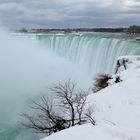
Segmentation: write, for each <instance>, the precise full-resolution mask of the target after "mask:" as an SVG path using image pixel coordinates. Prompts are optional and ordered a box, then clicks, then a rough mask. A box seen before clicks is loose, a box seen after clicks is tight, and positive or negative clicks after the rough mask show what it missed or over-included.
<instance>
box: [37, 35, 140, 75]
mask: <svg viewBox="0 0 140 140" xmlns="http://www.w3.org/2000/svg"><path fill="white" fill-rule="evenodd" d="M36 38H37V39H38V40H39V41H40V42H41V43H42V45H44V46H45V47H47V48H48V49H50V50H51V51H52V52H54V53H55V54H57V55H59V56H61V57H64V58H66V59H67V60H69V61H72V62H74V63H76V64H80V65H81V66H83V67H85V68H86V69H87V71H88V73H89V75H90V76H92V77H95V76H96V75H97V74H99V73H108V74H112V73H113V72H114V68H115V65H116V59H117V58H118V57H119V56H122V55H131V54H133V55H137V54H140V44H139V43H136V42H134V41H129V40H122V39H116V38H101V37H95V36H92V35H83V36H78V35H63V36H62V35H61V36H58V35H36Z"/></svg>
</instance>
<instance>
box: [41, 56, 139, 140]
mask: <svg viewBox="0 0 140 140" xmlns="http://www.w3.org/2000/svg"><path fill="white" fill-rule="evenodd" d="M124 60H125V66H124ZM118 61H119V63H120V66H119V69H118V71H117V73H116V74H115V75H113V77H116V75H119V76H120V77H121V79H122V82H120V83H117V84H115V83H113V81H114V79H112V80H111V81H110V86H109V87H107V88H105V89H103V90H101V91H99V92H97V93H96V94H91V95H90V96H89V98H88V103H89V104H91V105H92V107H93V109H94V117H95V120H96V125H95V126H93V125H92V124H85V125H81V126H75V127H72V128H69V129H67V130H64V131H61V132H58V133H55V134H53V135H51V136H49V137H46V138H45V139H42V140H79V139H80V140H85V139H87V140H93V139H94V140H140V120H139V119H140V56H125V57H120V58H118ZM125 68H126V69H125Z"/></svg>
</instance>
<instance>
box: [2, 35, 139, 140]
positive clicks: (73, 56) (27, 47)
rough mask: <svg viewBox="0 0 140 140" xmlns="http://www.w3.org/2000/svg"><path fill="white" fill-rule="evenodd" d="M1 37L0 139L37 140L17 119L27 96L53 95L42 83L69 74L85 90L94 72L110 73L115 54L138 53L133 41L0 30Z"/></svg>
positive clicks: (114, 62) (53, 81)
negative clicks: (21, 33)
mask: <svg viewBox="0 0 140 140" xmlns="http://www.w3.org/2000/svg"><path fill="white" fill-rule="evenodd" d="M29 36H30V38H29ZM0 40H1V42H0V44H1V45H0V67H1V69H0V140H23V139H24V140H32V139H33V140H36V139H39V138H38V137H37V136H36V135H33V134H32V133H29V132H25V131H24V130H23V129H22V128H21V126H20V125H19V122H18V121H19V120H20V116H19V114H20V113H22V112H24V111H25V110H26V104H27V103H28V100H29V99H33V98H34V97H36V96H38V95H39V94H40V93H41V94H43V93H46V94H47V95H48V96H53V95H51V94H49V93H48V92H46V91H47V87H49V86H52V85H53V84H54V83H56V82H59V81H64V80H67V79H68V78H72V79H74V80H76V81H77V82H78V83H79V85H80V87H82V88H88V87H89V86H90V84H91V82H92V80H93V77H94V76H95V75H96V74H98V73H112V72H113V69H114V67H115V64H116V61H115V59H116V58H117V57H118V56H120V55H127V54H139V52H140V44H138V43H136V42H130V41H127V40H126V41H125V40H124V41H123V40H120V39H112V38H101V37H99V36H98V37H97V36H96V37H95V36H93V35H83V36H77V35H63V36H58V35H35V34H32V35H29V34H28V35H27V34H25V35H24V36H21V35H18V36H9V35H7V34H6V35H4V33H0ZM37 40H39V42H38V41H37ZM43 46H45V47H43ZM46 48H47V49H46Z"/></svg>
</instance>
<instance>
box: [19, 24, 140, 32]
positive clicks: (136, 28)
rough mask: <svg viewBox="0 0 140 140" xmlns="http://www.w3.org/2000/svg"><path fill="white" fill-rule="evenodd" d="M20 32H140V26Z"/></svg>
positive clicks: (28, 30) (24, 29)
mask: <svg viewBox="0 0 140 140" xmlns="http://www.w3.org/2000/svg"><path fill="white" fill-rule="evenodd" d="M18 31H19V32H29V33H30V32H32V33H53V32H55V33H57V32H58V33H72V32H116V33H117V32H124V33H130V34H134V33H140V26H136V25H132V26H130V27H128V28H123V27H122V28H64V29H43V28H40V29H26V28H23V29H21V30H18Z"/></svg>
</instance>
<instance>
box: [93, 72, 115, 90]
mask: <svg viewBox="0 0 140 140" xmlns="http://www.w3.org/2000/svg"><path fill="white" fill-rule="evenodd" d="M110 79H112V78H111V76H109V75H107V74H100V75H98V76H97V77H96V78H95V80H94V85H93V88H92V91H93V92H98V91H100V90H101V89H103V88H105V87H107V86H108V81H109V80H110Z"/></svg>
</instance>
